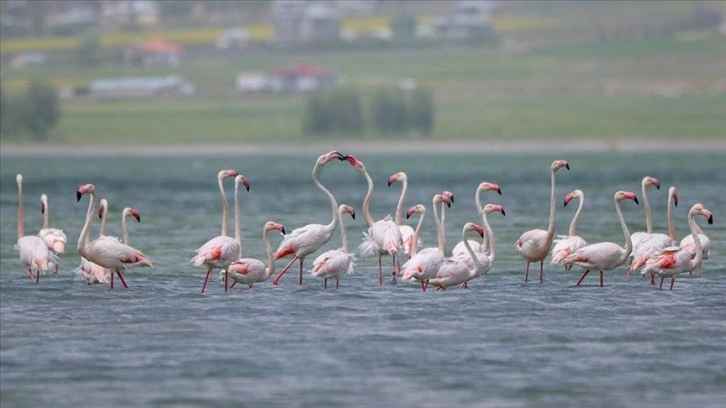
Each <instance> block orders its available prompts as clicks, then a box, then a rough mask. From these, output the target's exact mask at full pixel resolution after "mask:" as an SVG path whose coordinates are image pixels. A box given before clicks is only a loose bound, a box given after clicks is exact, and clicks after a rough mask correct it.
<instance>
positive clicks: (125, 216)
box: [121, 209, 131, 245]
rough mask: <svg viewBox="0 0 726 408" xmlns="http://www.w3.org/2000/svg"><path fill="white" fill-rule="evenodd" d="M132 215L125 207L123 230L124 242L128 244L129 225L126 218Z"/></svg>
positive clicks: (122, 221) (122, 219)
mask: <svg viewBox="0 0 726 408" xmlns="http://www.w3.org/2000/svg"><path fill="white" fill-rule="evenodd" d="M129 215H131V214H130V212H127V211H126V209H124V213H123V214H122V217H121V231H122V233H123V239H124V240H123V241H122V242H123V243H124V244H126V245H128V244H129V227H128V223H127V222H126V218H128V216H129Z"/></svg>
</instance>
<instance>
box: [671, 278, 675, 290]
mask: <svg viewBox="0 0 726 408" xmlns="http://www.w3.org/2000/svg"><path fill="white" fill-rule="evenodd" d="M674 283H676V278H671V288H670V289H669V290H673V284H674Z"/></svg>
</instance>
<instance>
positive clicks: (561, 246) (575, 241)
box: [551, 235, 587, 264]
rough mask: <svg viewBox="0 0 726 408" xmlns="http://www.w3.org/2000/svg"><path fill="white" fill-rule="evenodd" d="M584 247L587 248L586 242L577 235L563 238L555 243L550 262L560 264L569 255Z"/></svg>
mask: <svg viewBox="0 0 726 408" xmlns="http://www.w3.org/2000/svg"><path fill="white" fill-rule="evenodd" d="M585 246H587V242H586V241H585V240H584V239H582V238H580V237H579V236H577V235H572V236H563V237H561V238H560V239H558V240H557V241H555V246H554V248H552V260H551V262H552V263H553V264H561V263H563V261H564V260H565V258H567V257H568V256H570V254H572V253H573V252H575V251H577V250H578V249H580V248H583V247H585Z"/></svg>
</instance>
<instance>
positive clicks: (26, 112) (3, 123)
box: [0, 80, 61, 141]
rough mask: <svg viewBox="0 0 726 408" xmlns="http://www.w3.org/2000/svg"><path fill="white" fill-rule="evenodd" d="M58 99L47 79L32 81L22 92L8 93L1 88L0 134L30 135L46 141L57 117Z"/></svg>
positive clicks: (7, 136) (58, 111) (59, 112)
mask: <svg viewBox="0 0 726 408" xmlns="http://www.w3.org/2000/svg"><path fill="white" fill-rule="evenodd" d="M60 115H61V110H60V98H59V97H58V91H57V90H56V89H55V87H54V86H53V85H51V84H49V83H48V82H45V81H41V80H34V81H31V82H30V84H28V87H27V88H26V90H25V92H24V93H21V94H17V95H10V94H7V93H6V92H5V91H3V90H2V88H0V136H2V138H3V139H7V138H16V137H18V136H23V135H30V136H32V137H33V139H35V140H39V141H41V140H47V139H48V138H49V136H50V134H51V133H52V131H53V129H54V128H55V126H56V124H57V123H58V119H60Z"/></svg>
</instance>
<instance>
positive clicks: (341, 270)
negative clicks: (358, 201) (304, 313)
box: [312, 204, 355, 289]
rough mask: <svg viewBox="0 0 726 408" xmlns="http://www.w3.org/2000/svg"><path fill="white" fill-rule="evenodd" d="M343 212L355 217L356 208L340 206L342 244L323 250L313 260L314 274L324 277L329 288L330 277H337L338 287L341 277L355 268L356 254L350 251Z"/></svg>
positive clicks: (336, 286) (339, 219) (324, 283)
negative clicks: (338, 246)
mask: <svg viewBox="0 0 726 408" xmlns="http://www.w3.org/2000/svg"><path fill="white" fill-rule="evenodd" d="M343 214H350V216H351V217H352V218H353V219H355V209H354V208H353V207H351V206H349V205H346V204H341V205H340V207H338V224H340V238H341V240H342V246H341V247H340V248H338V249H331V250H330V251H325V252H323V253H322V254H320V255H318V257H317V258H315V260H314V261H313V270H312V275H313V276H317V277H321V278H323V279H324V280H323V288H324V289H327V288H328V278H335V289H338V287H339V286H340V277H341V276H343V275H345V274H347V273H353V269H355V255H353V254H351V253H350V252H348V237H347V235H346V234H345V224H344V223H343Z"/></svg>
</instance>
